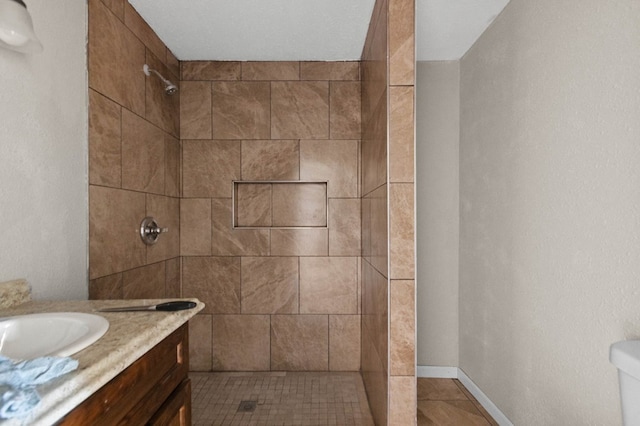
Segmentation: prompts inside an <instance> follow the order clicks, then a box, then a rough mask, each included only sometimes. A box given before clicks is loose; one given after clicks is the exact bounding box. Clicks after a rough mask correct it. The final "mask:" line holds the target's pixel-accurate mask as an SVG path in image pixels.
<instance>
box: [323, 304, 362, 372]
mask: <svg viewBox="0 0 640 426" xmlns="http://www.w3.org/2000/svg"><path fill="white" fill-rule="evenodd" d="M329 371H360V315H329Z"/></svg>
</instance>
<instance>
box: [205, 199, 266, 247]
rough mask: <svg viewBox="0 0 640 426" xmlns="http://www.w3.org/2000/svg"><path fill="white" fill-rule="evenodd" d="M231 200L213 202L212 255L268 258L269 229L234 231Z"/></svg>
mask: <svg viewBox="0 0 640 426" xmlns="http://www.w3.org/2000/svg"><path fill="white" fill-rule="evenodd" d="M231 210H232V209H231V200H230V199H225V198H214V199H213V200H211V223H212V228H213V232H212V246H211V251H212V254H214V255H217V256H268V255H269V230H268V229H238V228H236V229H234V228H233V224H232V219H233V216H232V211H231Z"/></svg>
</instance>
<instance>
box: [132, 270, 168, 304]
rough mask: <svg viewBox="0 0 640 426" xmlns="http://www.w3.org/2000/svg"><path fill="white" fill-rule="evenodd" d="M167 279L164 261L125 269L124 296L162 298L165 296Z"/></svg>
mask: <svg viewBox="0 0 640 426" xmlns="http://www.w3.org/2000/svg"><path fill="white" fill-rule="evenodd" d="M165 280H166V269H165V264H164V262H159V263H153V264H151V265H147V266H143V267H141V268H136V269H130V270H128V271H124V272H123V273H122V296H123V298H124V299H162V298H164V297H165V287H166V283H165Z"/></svg>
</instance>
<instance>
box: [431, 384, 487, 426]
mask: <svg viewBox="0 0 640 426" xmlns="http://www.w3.org/2000/svg"><path fill="white" fill-rule="evenodd" d="M451 381H452V382H453V383H454V384H455V385H456V386H457V387H458V389H460V390H461V391H462V393H463V394H464V395H465V396H466V398H467V399H468V400H469V401H471V402H472V403H473V405H474V406H475V407H476V408H477V409H478V411H479V412H480V414H482V416H483V417H484V418H485V419H486V420H487V422H488V423H489V424H490V425H491V426H499V425H498V422H496V421H495V419H494V418H493V417H491V414H489V413H488V412H487V410H486V409H485V408H484V407H483V406H482V405H481V404H480V403H479V402H478V400H477V399H476V398H475V397H474V396H473V395H472V394H471V392H469V390H468V389H467V388H466V387H464V385H463V384H462V383H461V382H460V380H458V379H451ZM419 392H420V391H418V395H419V394H420V393H419Z"/></svg>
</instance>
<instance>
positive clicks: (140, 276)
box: [89, 0, 180, 299]
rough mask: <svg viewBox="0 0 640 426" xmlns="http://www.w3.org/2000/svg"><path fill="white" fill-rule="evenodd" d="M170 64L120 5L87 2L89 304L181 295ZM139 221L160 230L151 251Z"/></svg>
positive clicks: (175, 69)
mask: <svg viewBox="0 0 640 426" xmlns="http://www.w3.org/2000/svg"><path fill="white" fill-rule="evenodd" d="M145 63H146V64H148V65H149V66H150V67H151V68H152V69H156V70H158V71H159V72H160V73H161V74H162V75H164V76H165V77H166V78H168V79H169V80H172V81H173V82H174V83H176V84H177V83H178V74H179V65H178V61H177V60H176V58H175V57H174V56H173V55H172V54H171V52H170V51H169V50H168V49H167V48H166V47H165V45H164V44H163V43H162V41H160V39H159V38H158V37H157V36H156V35H155V33H154V32H153V30H152V29H151V28H150V27H149V26H148V25H147V24H146V23H145V22H144V21H143V20H142V18H141V17H140V16H139V15H138V14H137V13H136V11H135V10H134V9H133V8H132V7H131V6H130V5H129V3H128V2H126V1H124V0H116V1H109V2H102V1H101V0H90V1H89V184H90V185H89V275H90V279H91V281H90V286H89V297H90V298H92V299H123V298H124V299H141V298H160V297H176V296H179V295H180V259H179V257H178V256H179V254H180V246H179V244H180V221H179V214H180V199H179V196H180V144H179V140H178V136H179V130H180V124H179V108H180V97H179V95H174V96H172V97H170V96H166V95H165V93H164V85H163V83H162V82H161V81H160V79H158V78H157V77H156V76H155V75H152V76H150V77H146V76H145V74H144V73H143V72H142V66H143V65H144V64H145ZM145 216H153V217H155V219H156V220H157V221H158V224H159V225H160V226H162V227H167V228H169V232H168V233H167V234H163V235H161V236H160V238H159V240H158V242H157V243H156V244H155V245H153V246H146V245H145V244H144V243H143V242H142V240H141V239H140V236H139V233H138V229H139V227H140V222H141V221H142V219H143V218H144V217H145Z"/></svg>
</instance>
